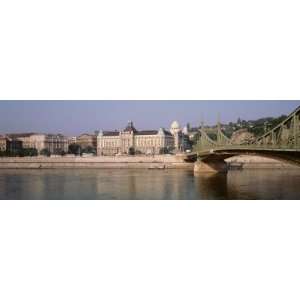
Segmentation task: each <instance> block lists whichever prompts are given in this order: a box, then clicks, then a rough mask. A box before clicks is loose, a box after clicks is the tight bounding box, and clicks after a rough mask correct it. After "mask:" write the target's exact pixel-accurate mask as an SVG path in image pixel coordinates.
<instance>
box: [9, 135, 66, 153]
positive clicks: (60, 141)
mask: <svg viewBox="0 0 300 300" xmlns="http://www.w3.org/2000/svg"><path fill="white" fill-rule="evenodd" d="M7 137H8V138H9V139H10V140H11V141H20V142H22V148H27V149H28V148H34V149H36V150H37V151H38V153H39V154H40V152H41V151H42V150H43V149H47V150H49V151H50V153H51V154H55V153H58V152H62V151H64V152H68V146H69V143H68V138H67V137H65V136H63V135H61V134H39V133H18V134H8V135H7Z"/></svg>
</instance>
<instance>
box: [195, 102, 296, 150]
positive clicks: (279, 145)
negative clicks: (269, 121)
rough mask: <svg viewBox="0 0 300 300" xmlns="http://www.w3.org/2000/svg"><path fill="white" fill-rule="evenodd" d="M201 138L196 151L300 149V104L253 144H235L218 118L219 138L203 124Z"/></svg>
mask: <svg viewBox="0 0 300 300" xmlns="http://www.w3.org/2000/svg"><path fill="white" fill-rule="evenodd" d="M199 132H200V138H199V140H198V142H197V144H196V145H195V147H194V149H193V150H194V152H197V153H200V152H203V151H204V152H206V151H208V150H210V151H213V150H215V149H224V150H227V149H228V150H231V149H249V150H250V149H253V150H255V149H257V150H272V149H273V150H287V151H290V150H296V151H299V150H300V106H299V107H298V108H297V109H296V110H294V111H293V112H292V113H291V114H290V115H289V116H288V117H287V118H286V119H285V120H284V121H282V122H281V123H280V124H278V125H277V126H275V127H274V128H272V129H271V130H269V131H268V132H266V133H265V134H263V135H262V136H260V137H259V138H257V139H256V140H255V141H254V142H252V143H251V144H243V145H236V144H235V145H233V144H232V142H231V140H230V139H229V138H228V137H227V136H226V135H225V134H224V133H223V132H222V130H221V124H220V122H219V120H218V125H217V139H216V140H213V139H211V138H210V137H209V136H208V135H207V133H206V132H205V130H204V127H203V124H202V126H201V129H199Z"/></svg>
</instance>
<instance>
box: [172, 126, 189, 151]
mask: <svg viewBox="0 0 300 300" xmlns="http://www.w3.org/2000/svg"><path fill="white" fill-rule="evenodd" d="M185 131H187V129H186V128H184V130H181V128H180V125H179V123H178V122H177V121H174V122H173V123H172V124H171V128H170V132H171V133H172V135H173V136H174V148H175V151H176V152H183V151H185V150H186V149H189V146H190V144H189V137H188V135H187V134H186V133H185Z"/></svg>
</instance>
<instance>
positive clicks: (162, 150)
mask: <svg viewBox="0 0 300 300" xmlns="http://www.w3.org/2000/svg"><path fill="white" fill-rule="evenodd" d="M168 153H169V149H168V148H167V147H162V148H160V149H159V154H168Z"/></svg>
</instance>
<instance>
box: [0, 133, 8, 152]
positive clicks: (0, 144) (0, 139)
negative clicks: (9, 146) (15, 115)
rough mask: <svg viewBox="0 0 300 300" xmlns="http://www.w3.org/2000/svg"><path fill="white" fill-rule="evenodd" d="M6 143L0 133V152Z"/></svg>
mask: <svg viewBox="0 0 300 300" xmlns="http://www.w3.org/2000/svg"><path fill="white" fill-rule="evenodd" d="M6 143H7V138H6V136H4V135H0V151H2V152H4V151H6Z"/></svg>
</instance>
